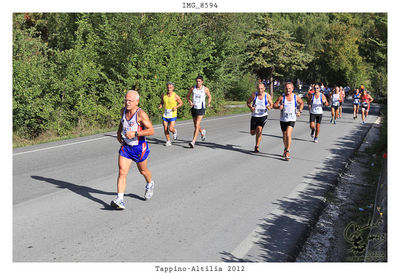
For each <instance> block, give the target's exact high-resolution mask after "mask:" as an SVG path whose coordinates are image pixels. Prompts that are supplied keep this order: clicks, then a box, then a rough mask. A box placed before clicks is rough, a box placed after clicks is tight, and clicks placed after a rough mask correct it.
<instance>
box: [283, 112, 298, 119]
mask: <svg viewBox="0 0 400 275" xmlns="http://www.w3.org/2000/svg"><path fill="white" fill-rule="evenodd" d="M283 117H284V118H285V120H293V119H295V118H296V114H295V113H292V112H290V113H286V112H284V113H283Z"/></svg>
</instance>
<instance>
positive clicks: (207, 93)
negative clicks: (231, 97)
mask: <svg viewBox="0 0 400 275" xmlns="http://www.w3.org/2000/svg"><path fill="white" fill-rule="evenodd" d="M205 93H206V95H207V98H208V104H207V107H210V106H211V98H212V97H211V93H210V89H208V88H207V87H206V88H205Z"/></svg>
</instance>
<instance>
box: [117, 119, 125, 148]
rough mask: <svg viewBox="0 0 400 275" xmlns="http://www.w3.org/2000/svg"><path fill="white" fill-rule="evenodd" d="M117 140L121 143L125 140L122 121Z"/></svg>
mask: <svg viewBox="0 0 400 275" xmlns="http://www.w3.org/2000/svg"><path fill="white" fill-rule="evenodd" d="M117 140H118V142H119V143H121V144H122V143H123V142H124V140H123V139H122V122H120V123H119V127H118V131H117Z"/></svg>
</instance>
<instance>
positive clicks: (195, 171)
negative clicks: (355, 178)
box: [13, 103, 378, 262]
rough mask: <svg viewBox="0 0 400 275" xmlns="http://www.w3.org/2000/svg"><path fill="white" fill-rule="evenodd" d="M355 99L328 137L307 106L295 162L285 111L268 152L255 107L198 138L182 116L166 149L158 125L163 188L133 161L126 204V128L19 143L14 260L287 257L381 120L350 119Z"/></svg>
mask: <svg viewBox="0 0 400 275" xmlns="http://www.w3.org/2000/svg"><path fill="white" fill-rule="evenodd" d="M351 108H352V106H351V105H350V104H348V103H347V104H345V107H344V115H343V118H342V119H339V120H338V122H337V124H336V125H334V124H330V123H329V120H330V114H329V112H328V111H325V113H324V117H323V122H322V125H321V133H320V136H319V143H314V142H312V139H311V138H310V129H309V125H308V119H309V114H308V111H306V110H305V111H304V112H303V114H302V116H301V117H300V118H298V121H297V122H296V125H295V128H294V131H293V142H292V148H291V157H292V158H291V160H290V161H289V162H287V161H284V160H283V158H282V152H283V144H282V133H281V130H280V126H279V111H278V110H272V111H270V112H269V117H268V121H267V123H266V126H265V128H264V131H263V137H262V141H261V146H260V153H258V154H255V153H252V150H253V149H254V143H255V137H253V136H250V134H249V128H250V114H249V113H248V114H241V115H233V116H225V117H218V118H206V119H205V120H203V122H202V126H203V127H204V128H205V129H206V130H207V139H206V141H204V142H202V141H201V140H200V138H199V140H198V142H197V143H196V147H195V148H194V149H190V148H189V146H188V142H189V141H190V140H191V137H192V133H193V123H192V121H191V120H190V121H181V122H178V123H177V126H176V128H177V130H178V133H179V136H178V140H177V141H175V142H173V145H172V146H170V147H165V146H164V142H165V141H164V140H165V138H164V135H163V131H162V129H161V126H160V125H155V135H154V136H151V137H149V138H148V142H149V146H150V150H151V152H150V157H149V161H148V166H149V169H150V170H151V171H152V173H153V179H154V181H155V192H154V196H153V198H152V199H151V200H149V201H144V200H143V195H144V187H145V181H144V178H143V177H142V176H141V175H140V174H139V173H138V170H137V168H136V166H135V165H133V166H132V167H131V170H130V173H129V175H128V179H127V181H128V185H127V189H126V194H125V205H126V210H124V211H117V210H114V209H112V208H111V207H110V206H109V204H110V201H111V200H112V199H113V198H114V197H115V195H116V193H115V192H116V179H117V175H118V166H117V158H118V150H119V143H118V142H117V140H116V138H115V135H116V133H105V134H100V135H96V136H90V137H84V138H78V139H73V140H68V141H63V142H54V143H48V144H42V145H36V146H31V147H25V148H19V149H15V150H13V261H15V262H53V261H54V262H74V261H82V262H103V261H104V262H231V261H249V262H250V261H255V262H265V261H287V260H290V259H291V258H290V257H291V255H292V254H293V251H295V250H296V246H298V244H299V240H301V238H302V237H301V235H302V234H304V228H306V227H307V226H308V225H309V220H310V219H312V218H313V217H312V216H313V214H312V213H314V209H315V208H317V205H318V202H320V201H321V200H322V199H323V196H324V194H325V193H326V191H327V190H328V189H329V188H331V187H332V186H334V183H335V178H336V176H337V173H338V172H340V171H341V169H342V168H343V165H344V163H345V162H346V161H347V160H348V158H349V157H350V156H351V154H352V153H353V152H354V150H355V149H356V148H357V147H358V146H359V145H360V143H361V142H362V138H363V136H364V135H365V133H366V132H367V131H368V129H369V127H370V126H371V124H372V123H374V122H375V120H376V119H377V108H378V107H377V106H375V105H372V107H371V113H370V116H369V117H368V118H367V120H366V121H367V123H366V124H365V125H361V124H360V121H361V118H360V115H359V118H358V119H357V120H353V118H352V110H351Z"/></svg>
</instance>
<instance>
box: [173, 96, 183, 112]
mask: <svg viewBox="0 0 400 275" xmlns="http://www.w3.org/2000/svg"><path fill="white" fill-rule="evenodd" d="M175 100H176V102H178V105H176V106H175V107H174V108H172V110H173V111H175V110H177V109H178V108H179V107H181V106H182V105H183V102H182V99H181V98H180V97H179V95H176V96H175Z"/></svg>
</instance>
